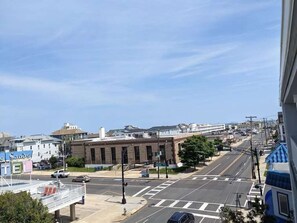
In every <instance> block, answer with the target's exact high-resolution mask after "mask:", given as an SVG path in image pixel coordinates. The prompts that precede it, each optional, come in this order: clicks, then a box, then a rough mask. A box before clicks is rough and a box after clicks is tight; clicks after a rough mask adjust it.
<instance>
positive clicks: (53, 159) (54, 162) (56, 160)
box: [48, 156, 58, 168]
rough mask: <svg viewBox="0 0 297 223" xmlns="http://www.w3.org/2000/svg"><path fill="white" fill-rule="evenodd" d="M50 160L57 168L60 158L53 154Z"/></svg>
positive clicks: (53, 166)
mask: <svg viewBox="0 0 297 223" xmlns="http://www.w3.org/2000/svg"><path fill="white" fill-rule="evenodd" d="M48 162H49V163H50V164H51V166H52V168H56V166H57V162H58V159H57V157H55V156H51V158H49V160H48Z"/></svg>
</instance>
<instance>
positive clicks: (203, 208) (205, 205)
mask: <svg viewBox="0 0 297 223" xmlns="http://www.w3.org/2000/svg"><path fill="white" fill-rule="evenodd" d="M207 205H208V203H203V204H202V206H201V207H200V208H199V211H204V210H205V208H206V207H207Z"/></svg>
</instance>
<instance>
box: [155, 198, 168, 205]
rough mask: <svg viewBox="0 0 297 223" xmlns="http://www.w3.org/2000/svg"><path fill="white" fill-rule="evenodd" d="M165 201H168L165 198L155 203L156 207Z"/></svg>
mask: <svg viewBox="0 0 297 223" xmlns="http://www.w3.org/2000/svg"><path fill="white" fill-rule="evenodd" d="M165 201H166V200H165V199H163V200H161V201H160V202H159V203H158V204H156V205H155V207H159V206H160V205H161V204H163V203H164V202H165Z"/></svg>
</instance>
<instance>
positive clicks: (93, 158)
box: [91, 148, 96, 162]
mask: <svg viewBox="0 0 297 223" xmlns="http://www.w3.org/2000/svg"><path fill="white" fill-rule="evenodd" d="M95 158H96V157H95V148H91V160H92V162H95Z"/></svg>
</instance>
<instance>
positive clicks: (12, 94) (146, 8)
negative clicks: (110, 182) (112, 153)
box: [0, 0, 281, 135]
mask: <svg viewBox="0 0 297 223" xmlns="http://www.w3.org/2000/svg"><path fill="white" fill-rule="evenodd" d="M280 22H281V1H279V0H275V1H258V0H255V1H238V0H234V1H231V0H230V1H225V0H220V1H207V0H203V1H202V0H201V1H198V0H182V1H181V0H180V1H176V0H162V1H160V0H152V1H139V0H128V1H123V0H122V1H120V0H114V1H110V0H106V1H103V0H102V1H95V0H94V1H91V0H89V1H83V0H81V1H73V0H71V1H70V0H69V1H66V0H64V1H52V0H51V1H49V0H43V1H40V0H38V1H37V0H36V1H24V2H22V1H9V0H7V1H1V3H0V100H1V103H0V132H1V131H4V132H8V133H10V134H11V135H29V134H37V133H44V134H50V133H51V132H52V131H54V130H57V129H59V128H60V127H61V126H62V125H63V123H64V122H70V123H73V124H77V125H78V126H79V127H81V128H82V129H83V130H85V131H89V132H97V131H98V129H99V127H101V126H103V127H105V128H106V129H107V130H108V129H114V128H122V127H123V126H124V125H128V124H132V125H135V126H138V127H141V128H146V127H151V126H155V125H174V124H178V123H226V122H233V121H244V120H245V116H247V115H256V116H258V117H259V118H263V117H271V116H273V115H274V117H276V113H277V111H279V110H280V107H279V89H278V86H279V51H280V49H279V48H280V28H281V25H280Z"/></svg>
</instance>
